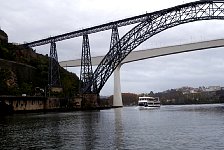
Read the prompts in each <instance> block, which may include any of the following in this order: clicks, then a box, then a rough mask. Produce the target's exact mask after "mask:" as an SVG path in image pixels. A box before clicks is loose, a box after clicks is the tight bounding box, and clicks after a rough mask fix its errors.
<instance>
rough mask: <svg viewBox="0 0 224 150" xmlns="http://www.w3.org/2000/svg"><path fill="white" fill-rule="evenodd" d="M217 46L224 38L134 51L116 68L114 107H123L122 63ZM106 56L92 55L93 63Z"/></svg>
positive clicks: (74, 63) (223, 43)
mask: <svg viewBox="0 0 224 150" xmlns="http://www.w3.org/2000/svg"><path fill="white" fill-rule="evenodd" d="M217 47H224V39H216V40H210V41H202V42H196V43H189V44H183V45H174V46H167V47H161V48H153V49H146V50H139V51H132V52H131V53H130V54H129V55H128V56H127V57H126V58H125V59H124V60H123V61H122V62H121V64H120V65H119V66H118V67H117V68H116V70H115V71H114V99H113V106H114V107H122V106H123V104H122V97H121V86H120V67H121V65H122V64H125V63H129V62H133V61H138V60H143V59H149V58H153V57H159V56H165V55H171V54H177V53H183V52H190V51H197V50H205V49H211V48H217ZM103 58H104V56H98V57H92V58H91V59H92V65H93V66H96V65H98V64H99V63H100V62H101V61H102V59H103ZM59 64H60V66H61V67H78V66H81V59H77V60H68V61H62V62H59Z"/></svg>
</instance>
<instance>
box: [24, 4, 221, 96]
mask: <svg viewBox="0 0 224 150" xmlns="http://www.w3.org/2000/svg"><path fill="white" fill-rule="evenodd" d="M212 19H224V0H214V1H212V0H203V1H196V2H191V3H187V4H183V5H179V6H175V7H172V8H168V9H164V10H161V11H156V12H152V13H146V14H143V15H140V16H135V17H131V18H127V19H123V20H118V21H114V22H110V23H106V24H102V25H99V26H95V27H91V28H86V29H82V30H78V31H74V32H70V33H65V34H62V35H58V36H54V37H50V38H46V39H42V40H38V41H34V42H30V43H26V44H25V45H27V46H30V47H34V46H39V45H44V44H47V43H51V41H55V42H57V41H62V40H65V39H70V38H74V37H78V36H83V35H85V34H91V33H96V32H100V31H105V30H108V29H113V28H114V27H115V26H116V27H121V26H126V25H130V24H137V23H138V25H136V26H135V27H134V28H133V29H131V30H130V31H129V32H128V33H127V34H125V35H124V36H123V37H122V38H121V39H120V40H119V41H118V42H116V44H111V45H112V46H111V47H110V50H109V52H108V53H107V54H106V56H105V57H104V59H103V60H102V62H101V63H100V64H99V66H98V67H97V68H96V70H95V71H94V74H93V76H92V78H91V82H89V84H88V85H86V86H85V87H84V88H83V93H85V92H86V93H88V92H89V91H91V92H93V93H99V92H100V90H101V89H102V87H103V86H104V84H105V83H106V81H107V80H108V78H109V77H110V75H111V74H112V73H113V71H114V70H115V69H116V67H117V66H118V65H119V63H121V61H122V60H123V59H124V58H125V57H126V56H127V55H128V54H129V53H130V52H131V51H132V50H133V49H135V48H136V47H137V46H138V45H140V44H141V43H143V42H144V41H146V40H147V39H149V38H150V37H152V36H153V35H155V34H158V33H160V32H162V31H164V30H166V29H168V28H172V27H174V26H177V25H180V24H184V23H189V22H194V21H199V20H212ZM93 85H95V86H93ZM92 87H94V88H93V90H90V89H92Z"/></svg>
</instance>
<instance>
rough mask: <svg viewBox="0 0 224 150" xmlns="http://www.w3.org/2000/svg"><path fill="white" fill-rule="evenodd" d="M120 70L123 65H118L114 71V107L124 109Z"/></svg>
mask: <svg viewBox="0 0 224 150" xmlns="http://www.w3.org/2000/svg"><path fill="white" fill-rule="evenodd" d="M120 68H121V65H118V66H117V68H116V69H115V71H114V97H113V107H123V102H122V95H121V81H120Z"/></svg>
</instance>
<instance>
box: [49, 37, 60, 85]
mask: <svg viewBox="0 0 224 150" xmlns="http://www.w3.org/2000/svg"><path fill="white" fill-rule="evenodd" d="M48 85H49V87H61V82H60V73H59V64H58V55H57V50H56V43H55V42H54V41H52V42H51V47H50V57H49V71H48Z"/></svg>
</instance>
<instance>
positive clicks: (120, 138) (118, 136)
mask: <svg viewBox="0 0 224 150" xmlns="http://www.w3.org/2000/svg"><path fill="white" fill-rule="evenodd" d="M122 112H123V109H122V108H116V109H114V113H115V116H114V117H115V123H114V124H115V138H114V144H115V148H116V149H123V148H124V130H123V122H122V120H123V118H122Z"/></svg>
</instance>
